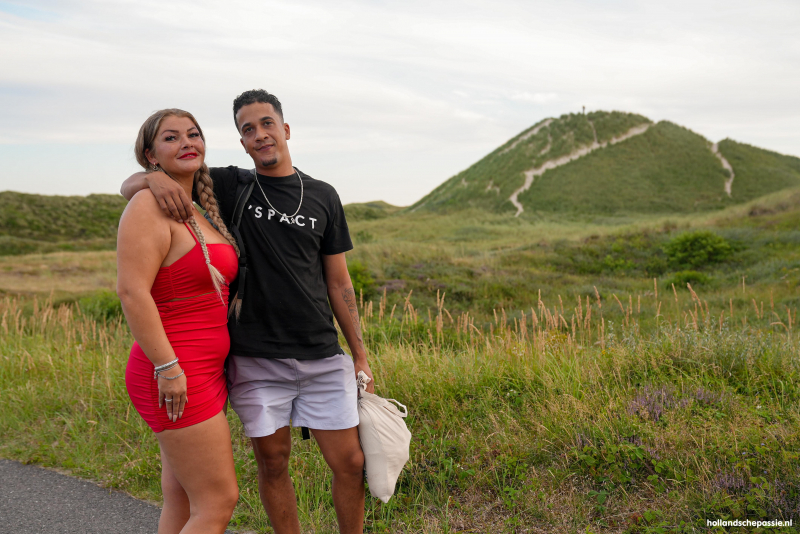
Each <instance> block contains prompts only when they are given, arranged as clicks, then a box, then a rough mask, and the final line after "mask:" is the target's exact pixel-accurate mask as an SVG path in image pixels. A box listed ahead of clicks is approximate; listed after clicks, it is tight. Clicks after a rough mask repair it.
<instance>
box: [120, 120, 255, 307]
mask: <svg viewBox="0 0 800 534" xmlns="http://www.w3.org/2000/svg"><path fill="white" fill-rule="evenodd" d="M166 117H182V118H183V117H185V118H187V119H189V120H191V121H192V122H193V123H194V125H195V126H196V127H197V131H198V132H200V138H201V139H202V140H203V142H205V140H206V138H205V136H204V135H203V130H202V129H201V128H200V125H199V124H198V123H197V119H195V118H194V115H192V114H191V113H189V112H188V111H184V110H182V109H177V108H170V109H162V110H160V111H156V112H155V113H153V114H152V115H150V116H149V117H148V118H147V120H146V121H144V124H142V127H141V128H139V135H138V136H137V137H136V145H135V147H134V151H135V154H136V161H138V162H139V165H141V166H142V167H144V168H145V170H146V171H147V172H153V171H155V170H160V171H162V172H164V173H165V174H167V173H166V171H164V170H163V169H161V168H159V167H156V168H152V167H151V166H150V162H149V161H148V159H147V156H146V152H147V151H150V152H151V153H153V152H154V149H153V145H154V144H155V139H156V136H157V135H158V129H159V127H160V126H161V121H163V120H164V119H165V118H166ZM168 176H169V175H168ZM194 189H195V191H196V192H197V197H198V199H199V200H200V205H201V206H202V207H203V209H205V210H206V213H208V216H209V218H210V219H211V221H212V222H213V223H214V225H215V226H216V227H217V230H218V231H219V233H220V234H222V237H224V238H225V239H226V240H227V241H228V243H230V244H231V245H232V246H233V249H234V250H235V251H236V256H239V245H238V244H237V243H236V239H234V237H233V236H232V235H231V233H230V232H229V231H228V227H227V226H225V223H224V222H222V217H221V216H220V213H219V204H217V198H216V197H215V196H214V184H213V182H212V181H211V174H210V173H209V171H208V166H207V165H206V164H205V163H203V165H202V166H201V167H200V169H198V170H197V172H195V174H194ZM189 224H190V226H191V227H192V230H194V233H195V235H196V236H197V240H198V241H199V242H200V248H201V249H202V251H203V258H204V259H205V262H206V265H207V266H208V270H209V272H210V274H211V281H212V283H213V284H214V290H215V291H216V292H217V295H219V297H220V299H222V286H223V284H224V283H225V277H224V276H223V275H222V273H220V272H219V270H218V269H217V268H216V267H214V266H213V265H212V264H211V258H210V256H209V254H208V247H207V246H206V239H205V236H204V235H203V231H202V230H201V229H200V225H199V224H197V221H196V220H194V218H192V219H190V220H189ZM236 301H237V300H236V299H235V298H234V300H233V301H232V303H231V311H233V310H234V303H235V302H236ZM239 302H241V301H239ZM223 304H224V302H223ZM240 306H241V303H240V304H239V306H238V307H240ZM229 313H230V312H229ZM236 316H237V317H238V316H239V310H238V309H237V310H236Z"/></svg>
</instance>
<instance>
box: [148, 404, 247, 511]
mask: <svg viewBox="0 0 800 534" xmlns="http://www.w3.org/2000/svg"><path fill="white" fill-rule="evenodd" d="M157 436H158V442H159V444H160V445H161V450H162V453H163V455H164V458H165V459H166V460H167V462H169V468H170V470H171V471H172V473H173V474H174V475H175V478H176V479H177V480H178V482H179V483H180V485H181V486H183V489H184V490H185V491H186V494H187V495H188V497H189V502H191V503H192V505H200V504H201V503H202V501H204V500H205V499H218V498H219V497H223V500H225V498H227V497H229V498H233V494H235V493H236V492H237V491H238V490H237V485H236V471H235V469H234V465H233V449H232V447H231V433H230V428H229V427H228V420H227V419H226V418H225V414H224V413H223V412H222V411H220V412H219V413H218V414H217V415H215V416H214V417H212V418H211V419H207V420H206V421H203V422H202V423H198V424H196V425H192V426H188V427H185V428H179V429H175V430H164V431H163V432H159V433H158V434H157ZM220 494H222V495H220Z"/></svg>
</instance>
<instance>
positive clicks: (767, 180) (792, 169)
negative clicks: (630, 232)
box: [410, 112, 800, 218]
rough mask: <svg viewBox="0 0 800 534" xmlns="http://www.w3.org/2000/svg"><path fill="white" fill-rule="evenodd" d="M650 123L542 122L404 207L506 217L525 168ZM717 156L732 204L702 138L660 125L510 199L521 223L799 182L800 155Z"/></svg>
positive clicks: (735, 197) (725, 202)
mask: <svg viewBox="0 0 800 534" xmlns="http://www.w3.org/2000/svg"><path fill="white" fill-rule="evenodd" d="M648 124H650V122H649V121H648V119H646V118H645V117H642V116H640V115H632V114H626V113H619V112H612V113H606V112H594V113H589V114H587V115H581V114H570V115H563V116H561V117H560V118H558V119H555V120H553V121H552V122H550V123H549V124H547V123H546V121H542V122H540V123H539V124H537V125H535V126H534V127H532V128H530V129H528V130H526V131H525V132H522V133H521V134H519V135H518V136H516V137H515V138H513V139H511V140H510V141H508V142H507V143H506V144H504V145H503V146H501V147H500V148H498V149H497V150H495V151H493V152H492V153H491V154H489V155H488V156H486V157H485V158H483V159H481V160H480V161H478V162H477V163H475V164H474V165H472V166H471V167H470V168H468V169H466V170H465V171H462V172H460V173H458V174H457V175H456V176H454V177H452V178H450V179H449V180H447V181H445V182H444V183H443V184H441V185H440V186H439V187H437V188H436V189H434V190H433V191H432V192H431V193H429V194H428V195H427V196H425V197H424V198H423V199H421V200H420V201H419V202H417V203H416V204H414V205H413V206H411V207H410V210H411V211H420V210H422V211H436V212H440V213H441V212H451V211H454V210H462V209H469V208H482V209H487V210H490V211H492V212H496V213H508V214H513V213H515V212H516V209H515V208H514V206H513V205H512V204H511V202H510V201H509V197H510V196H511V194H512V193H513V192H514V191H515V190H517V189H518V188H519V187H520V186H522V185H523V184H524V182H525V177H524V172H525V171H528V170H532V169H535V168H540V167H541V166H542V165H543V164H545V163H546V162H548V161H555V160H557V159H558V158H560V157H562V156H565V155H567V154H570V153H572V152H573V151H575V150H577V149H580V148H581V147H589V146H590V145H592V143H593V142H594V140H595V139H594V132H596V133H597V141H598V142H599V143H601V144H602V143H604V142H607V141H610V140H611V139H612V138H614V137H618V136H620V135H621V134H623V133H625V132H628V131H629V130H631V128H634V127H637V126H645V125H648ZM592 128H594V132H593V130H592ZM719 150H720V152H721V153H722V154H723V155H724V156H725V157H726V158H727V159H728V160H729V162H730V163H731V165H732V166H733V169H734V173H735V175H736V176H735V179H734V181H733V186H732V195H731V196H730V197H729V196H728V195H727V194H726V193H725V182H726V180H727V179H728V178H729V173H728V171H727V170H726V169H725V168H724V167H723V166H722V164H721V162H720V161H719V160H718V159H717V157H716V156H715V155H714V154H713V152H712V151H711V144H710V143H709V141H707V140H706V139H704V138H703V137H701V136H700V135H697V134H695V133H694V132H692V131H690V130H688V129H686V128H682V127H680V126H677V125H675V124H672V123H669V122H660V123H658V124H655V125H652V126H651V127H650V128H648V130H647V131H646V132H644V133H642V134H640V135H635V136H633V137H630V138H628V139H626V140H625V141H622V142H619V143H616V144H609V145H608V146H605V147H604V148H599V149H597V150H594V151H592V152H591V153H589V154H588V155H584V156H582V157H580V158H578V159H575V160H574V161H572V162H569V163H566V164H564V165H562V166H559V167H558V168H554V169H550V170H547V171H546V172H545V173H544V174H543V175H541V176H537V177H535V179H534V181H533V184H532V186H531V187H530V189H528V190H527V191H525V192H523V193H522V194H521V195H520V196H519V197H518V200H519V202H520V203H521V204H522V205H523V206H524V208H525V211H524V213H523V215H522V216H523V217H528V218H536V217H538V216H541V214H542V213H560V214H569V213H573V214H576V215H580V214H604V215H619V214H623V215H629V214H631V213H642V214H655V213H661V214H667V213H692V212H705V211H710V210H719V209H722V208H725V207H727V206H730V205H733V204H736V203H742V202H747V201H750V200H753V199H755V198H757V197H760V196H764V195H767V194H770V193H773V192H776V191H780V190H784V189H787V188H790V187H795V186H797V185H800V158H796V157H793V156H783V155H780V154H776V153H774V152H769V151H767V150H762V149H759V148H755V147H751V146H748V145H743V144H740V143H736V142H734V141H730V140H725V141H722V142H721V143H719Z"/></svg>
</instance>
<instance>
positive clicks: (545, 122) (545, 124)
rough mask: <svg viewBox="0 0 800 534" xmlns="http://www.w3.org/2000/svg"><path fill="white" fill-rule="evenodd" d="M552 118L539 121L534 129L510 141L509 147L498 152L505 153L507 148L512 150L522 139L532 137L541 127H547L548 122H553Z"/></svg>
mask: <svg viewBox="0 0 800 534" xmlns="http://www.w3.org/2000/svg"><path fill="white" fill-rule="evenodd" d="M553 120H554V119H547V120H545V121H544V122H543V123H541V124H540V125H539V126H537V127H536V128H534V129H533V130H531V131H530V132H528V133H526V134H525V135H523V136H522V137H520V138H519V139H517V140H516V141H514V142H513V143H511V146H510V147H508V148H506V149H505V150H503V151H502V152H500V153H501V154H505V153H506V152H508V151H509V150H512V149H513V148H515V147H516V146H517V145H518V144H520V143H521V142H523V141H524V140H526V139H529V138H531V137H533V136H534V135H536V134H537V133H539V132H540V131H541V130H542V128H547V127H548V126H550V123H551V122H553Z"/></svg>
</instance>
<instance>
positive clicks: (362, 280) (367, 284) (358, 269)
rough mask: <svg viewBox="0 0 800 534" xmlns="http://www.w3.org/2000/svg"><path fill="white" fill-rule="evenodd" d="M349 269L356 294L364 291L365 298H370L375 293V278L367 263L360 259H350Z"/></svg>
mask: <svg viewBox="0 0 800 534" xmlns="http://www.w3.org/2000/svg"><path fill="white" fill-rule="evenodd" d="M347 271H348V272H349V273H350V280H351V281H352V282H353V289H354V290H355V292H356V295H360V294H362V293H363V295H364V298H368V297H371V296H372V295H373V294H374V293H375V279H374V278H373V277H372V274H371V273H370V272H369V269H368V268H367V266H366V265H364V264H363V263H361V262H360V261H358V260H350V261H348V262H347Z"/></svg>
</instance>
